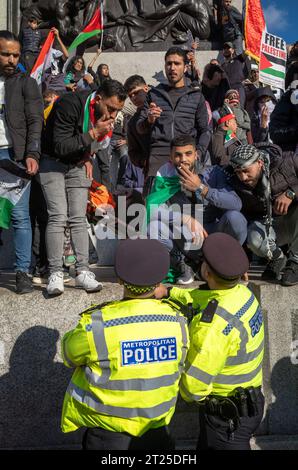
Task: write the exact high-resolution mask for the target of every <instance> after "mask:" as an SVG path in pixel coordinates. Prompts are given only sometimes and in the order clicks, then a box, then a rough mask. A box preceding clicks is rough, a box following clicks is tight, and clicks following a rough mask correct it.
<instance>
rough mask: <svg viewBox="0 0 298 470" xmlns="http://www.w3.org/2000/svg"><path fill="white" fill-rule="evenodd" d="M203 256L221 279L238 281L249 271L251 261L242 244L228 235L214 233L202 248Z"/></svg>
mask: <svg viewBox="0 0 298 470" xmlns="http://www.w3.org/2000/svg"><path fill="white" fill-rule="evenodd" d="M202 251H203V256H204V258H205V261H206V262H207V263H208V265H209V266H210V268H211V269H212V270H213V271H214V272H215V274H217V275H218V276H219V277H220V278H222V279H226V280H231V281H232V280H236V279H238V278H239V277H241V276H242V275H243V274H244V273H246V272H247V271H248V268H249V261H248V258H247V256H246V253H245V251H244V250H243V248H242V246H241V245H240V243H239V242H238V241H237V240H235V238H233V237H231V236H230V235H227V234H226V233H220V232H218V233H212V234H211V235H209V236H208V237H207V238H206V239H205V241H204V243H203V246H202Z"/></svg>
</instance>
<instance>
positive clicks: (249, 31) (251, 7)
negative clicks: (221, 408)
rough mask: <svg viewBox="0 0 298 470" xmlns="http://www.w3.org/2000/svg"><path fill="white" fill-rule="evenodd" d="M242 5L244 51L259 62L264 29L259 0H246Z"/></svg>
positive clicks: (264, 24)
mask: <svg viewBox="0 0 298 470" xmlns="http://www.w3.org/2000/svg"><path fill="white" fill-rule="evenodd" d="M243 6H244V39H245V53H246V54H247V55H249V56H250V57H252V58H253V59H255V60H256V61H257V62H259V60H260V47H261V40H262V34H263V31H264V30H265V29H266V23H265V18H264V13H263V10H262V5H261V0H246V1H245V2H244V5H243Z"/></svg>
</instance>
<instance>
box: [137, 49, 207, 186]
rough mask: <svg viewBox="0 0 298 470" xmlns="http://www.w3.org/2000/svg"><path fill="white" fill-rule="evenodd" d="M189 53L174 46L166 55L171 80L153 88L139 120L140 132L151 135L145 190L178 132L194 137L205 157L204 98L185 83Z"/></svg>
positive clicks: (166, 158)
mask: <svg viewBox="0 0 298 470" xmlns="http://www.w3.org/2000/svg"><path fill="white" fill-rule="evenodd" d="M186 70H187V67H186V55H185V51H183V50H182V49H181V48H179V47H171V48H170V49H169V50H168V51H167V53H166V55H165V73H166V76H167V79H168V84H160V85H158V86H157V87H156V88H152V89H151V90H150V91H149V93H148V95H147V100H146V102H145V105H144V107H143V110H142V112H141V114H140V117H139V120H138V122H137V124H136V128H137V131H138V132H139V134H140V135H144V134H149V135H150V157H149V163H148V177H149V178H148V180H147V182H146V183H145V188H144V189H145V191H144V192H145V194H148V192H150V187H151V186H152V182H153V181H152V180H153V179H154V177H155V175H156V173H157V171H158V169H159V168H160V167H161V166H162V165H163V164H165V163H166V162H167V161H168V158H169V153H170V143H171V140H172V139H174V138H175V137H177V136H179V135H190V136H192V137H194V138H195V141H196V150H197V152H198V156H199V157H200V159H201V161H204V157H205V154H206V150H207V147H208V145H209V142H210V138H211V130H210V128H209V125H208V113H207V107H206V103H205V99H204V97H203V95H202V93H201V92H200V91H199V90H198V89H197V88H192V87H189V86H186V85H185V72H186Z"/></svg>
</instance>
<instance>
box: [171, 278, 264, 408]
mask: <svg viewBox="0 0 298 470" xmlns="http://www.w3.org/2000/svg"><path fill="white" fill-rule="evenodd" d="M170 299H173V300H174V301H175V300H177V301H180V302H181V303H183V304H192V305H193V307H194V308H195V309H197V311H198V314H197V315H196V316H195V317H194V318H193V320H192V322H191V324H190V329H189V334H190V348H189V351H188V354H187V359H186V367H185V372H184V373H183V374H182V378H181V383H180V393H181V395H182V397H183V399H184V400H186V401H201V400H204V398H206V396H207V395H210V394H212V395H217V396H229V395H232V394H233V390H234V389H235V388H237V387H243V388H245V387H249V386H254V387H259V386H260V385H261V384H262V361H263V355H264V324H263V318H262V312H261V309H260V306H259V303H258V301H257V299H256V298H255V296H254V294H253V293H252V292H251V291H250V290H249V289H248V288H247V287H245V286H243V285H241V284H238V285H236V286H235V287H233V288H232V289H226V290H200V289H192V290H190V289H178V288H173V289H171V291H170ZM210 302H211V304H210ZM208 304H209V308H208V309H209V313H208V312H207V311H206V310H205V309H206V307H207V305H208ZM212 306H213V308H214V315H213V314H211V315H210V307H212ZM211 311H212V308H211Z"/></svg>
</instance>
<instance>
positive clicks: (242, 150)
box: [230, 145, 262, 168]
mask: <svg viewBox="0 0 298 470" xmlns="http://www.w3.org/2000/svg"><path fill="white" fill-rule="evenodd" d="M261 158H262V153H261V152H259V151H258V150H257V149H256V147H254V146H253V145H241V146H240V147H237V148H236V149H235V150H234V152H233V154H232V156H231V159H230V164H231V166H232V167H233V168H246V167H248V166H249V165H252V164H253V163H255V162H256V161H257V160H259V159H261Z"/></svg>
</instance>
